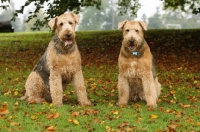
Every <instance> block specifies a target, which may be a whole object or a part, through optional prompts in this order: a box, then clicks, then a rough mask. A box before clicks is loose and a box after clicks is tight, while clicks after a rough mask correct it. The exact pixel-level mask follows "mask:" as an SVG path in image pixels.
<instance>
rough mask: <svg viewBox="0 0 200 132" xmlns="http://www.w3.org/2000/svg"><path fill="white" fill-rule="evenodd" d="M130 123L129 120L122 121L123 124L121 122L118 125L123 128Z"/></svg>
mask: <svg viewBox="0 0 200 132" xmlns="http://www.w3.org/2000/svg"><path fill="white" fill-rule="evenodd" d="M128 125H129V123H128V122H122V124H119V125H118V128H119V129H121V128H123V127H125V126H128Z"/></svg>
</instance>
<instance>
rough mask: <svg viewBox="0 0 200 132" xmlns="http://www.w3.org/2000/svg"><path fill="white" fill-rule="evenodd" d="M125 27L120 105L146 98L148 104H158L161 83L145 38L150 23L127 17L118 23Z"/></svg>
mask: <svg viewBox="0 0 200 132" xmlns="http://www.w3.org/2000/svg"><path fill="white" fill-rule="evenodd" d="M118 28H119V29H122V30H123V41H122V46H121V49H120V54H119V58H118V65H119V76H118V85H117V86H118V93H119V95H118V98H119V101H118V103H117V104H118V105H119V106H124V105H126V104H127V103H128V102H130V101H140V100H145V101H146V102H147V106H150V107H152V108H155V107H157V99H158V97H159V95H160V93H161V85H160V83H159V82H158V78H157V77H156V71H155V65H154V60H153V56H152V54H151V51H150V48H149V46H148V44H147V42H146V41H145V39H144V30H147V24H146V23H145V22H142V21H130V20H124V21H121V22H119V23H118Z"/></svg>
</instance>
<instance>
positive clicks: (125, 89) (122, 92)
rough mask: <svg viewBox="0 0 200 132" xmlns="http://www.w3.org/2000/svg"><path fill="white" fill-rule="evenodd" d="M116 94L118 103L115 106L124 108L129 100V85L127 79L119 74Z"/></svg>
mask: <svg viewBox="0 0 200 132" xmlns="http://www.w3.org/2000/svg"><path fill="white" fill-rule="evenodd" d="M118 92H119V93H118V96H119V97H118V98H119V101H118V103H117V105H119V106H125V105H126V104H127V103H128V100H129V83H128V79H127V78H125V77H124V76H122V75H120V74H119V76H118Z"/></svg>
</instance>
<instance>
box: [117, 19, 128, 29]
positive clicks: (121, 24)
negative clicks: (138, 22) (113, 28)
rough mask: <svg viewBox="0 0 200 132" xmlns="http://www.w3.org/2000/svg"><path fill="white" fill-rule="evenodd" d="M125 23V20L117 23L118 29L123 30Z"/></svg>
mask: <svg viewBox="0 0 200 132" xmlns="http://www.w3.org/2000/svg"><path fill="white" fill-rule="evenodd" d="M126 22H127V20H124V21H121V22H119V23H118V29H123V26H124V24H125V23H126Z"/></svg>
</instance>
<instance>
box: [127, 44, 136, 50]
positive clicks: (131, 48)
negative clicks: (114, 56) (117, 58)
mask: <svg viewBox="0 0 200 132" xmlns="http://www.w3.org/2000/svg"><path fill="white" fill-rule="evenodd" d="M126 48H127V49H128V50H130V51H135V50H136V49H137V46H136V45H126Z"/></svg>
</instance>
